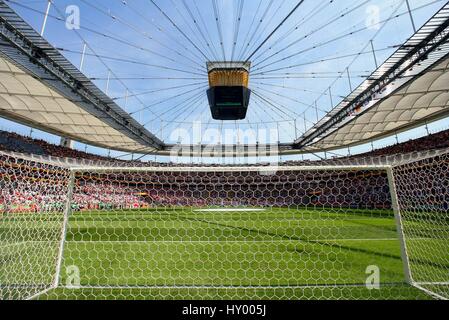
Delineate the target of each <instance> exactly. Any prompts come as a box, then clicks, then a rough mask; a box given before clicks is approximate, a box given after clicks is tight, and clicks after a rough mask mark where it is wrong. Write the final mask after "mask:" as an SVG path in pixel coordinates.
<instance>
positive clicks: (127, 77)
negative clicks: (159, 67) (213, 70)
mask: <svg viewBox="0 0 449 320" xmlns="http://www.w3.org/2000/svg"><path fill="white" fill-rule="evenodd" d="M89 80H92V81H105V80H110V81H114V80H129V81H132V80H136V81H137V80H204V79H202V78H176V77H145V76H142V77H137V76H136V77H131V76H120V77H118V78H112V77H91V78H89Z"/></svg>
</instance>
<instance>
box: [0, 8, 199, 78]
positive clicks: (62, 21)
mask: <svg viewBox="0 0 449 320" xmlns="http://www.w3.org/2000/svg"><path fill="white" fill-rule="evenodd" d="M5 1H7V2H11V3H14V4H15V5H17V6H20V7H22V8H24V9H27V10H30V11H33V12H35V13H39V14H41V15H44V14H45V12H43V11H39V10H36V9H34V8H31V7H28V6H25V5H23V4H20V3H18V2H16V1H14V0H5ZM59 13H60V11H59ZM48 17H49V18H51V19H54V20H57V21H59V22H61V23H65V18H61V17H57V16H54V15H51V14H49V15H48ZM80 28H81V29H82V30H85V31H88V32H90V33H93V34H97V35H100V36H102V37H104V38H107V39H111V40H114V41H117V42H120V43H122V44H126V45H129V46H131V47H134V48H136V49H139V50H142V51H146V49H145V48H142V47H138V46H135V45H134V44H132V43H127V42H126V41H123V40H121V39H120V38H116V37H112V36H109V35H107V34H105V33H101V32H98V31H96V30H94V29H91V28H88V27H85V26H84V27H80ZM57 49H58V50H60V51H66V52H71V53H79V54H82V53H83V52H81V51H76V50H70V49H65V48H57ZM85 55H87V56H95V57H97V56H99V57H101V58H104V59H111V58H109V57H107V56H102V55H97V54H89V53H85ZM111 60H115V61H125V60H120V59H111ZM126 62H130V63H135V61H133V60H126ZM175 62H176V61H175ZM139 64H142V65H147V66H153V67H158V68H163V69H169V70H173V71H179V72H184V73H189V74H197V75H201V76H203V75H205V73H204V74H199V73H193V72H192V71H187V70H180V69H174V68H168V67H165V66H158V65H154V64H146V63H139ZM201 71H203V70H201Z"/></svg>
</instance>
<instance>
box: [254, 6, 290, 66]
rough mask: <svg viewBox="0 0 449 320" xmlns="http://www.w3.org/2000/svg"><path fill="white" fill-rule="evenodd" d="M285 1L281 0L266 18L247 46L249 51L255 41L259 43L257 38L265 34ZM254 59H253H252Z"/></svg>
mask: <svg viewBox="0 0 449 320" xmlns="http://www.w3.org/2000/svg"><path fill="white" fill-rule="evenodd" d="M285 3H286V1H285V0H284V1H281V2H280V5H279V6H278V7H277V9H276V10H275V11H274V12H273V14H272V15H271V17H270V18H268V19H267V23H266V24H265V26H264V27H263V29H262V30H261V31H260V32H259V34H258V35H257V37H255V38H254V40H253V41H252V44H251V45H250V46H249V47H248V50H249V51H251V50H252V49H253V48H254V47H255V46H256V45H257V43H259V39H260V38H261V37H263V36H264V35H265V32H266V30H267V29H268V28H269V27H270V25H271V23H272V22H273V21H274V19H275V17H276V16H277V14H278V13H279V11H280V10H281V8H282V6H283V5H284V4H285ZM253 60H254V59H253Z"/></svg>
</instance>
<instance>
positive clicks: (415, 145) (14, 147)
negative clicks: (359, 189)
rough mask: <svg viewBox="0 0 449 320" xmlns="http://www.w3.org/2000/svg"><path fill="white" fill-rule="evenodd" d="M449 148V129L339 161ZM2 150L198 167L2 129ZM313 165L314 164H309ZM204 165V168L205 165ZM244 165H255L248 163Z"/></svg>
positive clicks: (138, 164)
mask: <svg viewBox="0 0 449 320" xmlns="http://www.w3.org/2000/svg"><path fill="white" fill-rule="evenodd" d="M444 148H449V130H446V131H442V132H439V133H436V134H431V135H429V136H426V137H423V138H419V139H415V140H410V141H407V142H403V143H399V144H395V145H392V146H388V147H385V148H381V149H378V150H374V151H371V152H367V153H363V154H358V155H354V156H350V157H343V158H339V159H341V160H351V159H362V158H369V157H382V156H388V155H397V154H408V153H412V152H419V151H427V150H438V149H444ZM0 150H5V151H13V152H21V153H25V154H33V155H43V156H52V157H57V158H69V159H83V160H89V161H95V162H103V163H111V162H112V163H126V164H128V165H136V166H154V167H172V166H178V167H179V166H189V167H190V166H195V165H192V164H187V165H182V164H175V163H165V162H164V163H161V162H156V161H154V162H153V161H151V162H141V161H124V160H117V159H113V158H109V157H103V156H99V155H95V154H91V153H87V152H82V151H79V150H75V149H70V148H67V147H63V146H59V145H55V144H51V143H48V142H46V141H44V140H39V139H33V138H30V137H26V136H22V135H19V134H17V133H11V132H6V131H1V130H0ZM305 162H307V163H310V162H311V161H305ZM303 164H304V161H286V162H283V163H281V164H280V165H281V166H290V165H303ZM259 165H263V164H254V165H252V166H259ZM201 166H204V165H201ZM209 166H223V165H218V164H217V165H209ZM244 166H251V165H248V164H245V165H244Z"/></svg>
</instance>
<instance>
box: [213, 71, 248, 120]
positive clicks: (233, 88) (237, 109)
mask: <svg viewBox="0 0 449 320" xmlns="http://www.w3.org/2000/svg"><path fill="white" fill-rule="evenodd" d="M250 68H251V62H208V63H207V71H208V74H209V87H210V88H209V90H207V97H208V99H209V105H210V110H211V113H212V118H213V119H215V120H225V121H231V120H243V119H245V118H246V113H247V111H248V105H249V99H250V95H251V90H250V89H248V84H249V71H250Z"/></svg>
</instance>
